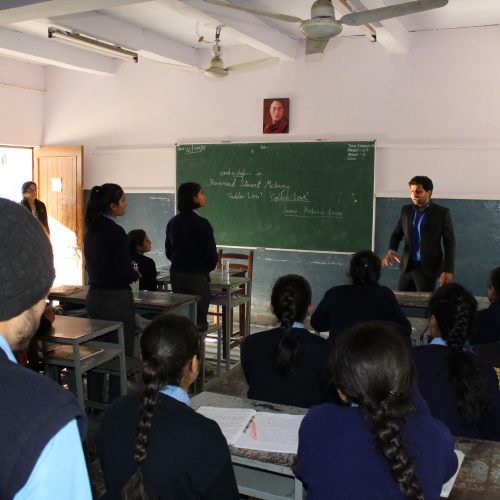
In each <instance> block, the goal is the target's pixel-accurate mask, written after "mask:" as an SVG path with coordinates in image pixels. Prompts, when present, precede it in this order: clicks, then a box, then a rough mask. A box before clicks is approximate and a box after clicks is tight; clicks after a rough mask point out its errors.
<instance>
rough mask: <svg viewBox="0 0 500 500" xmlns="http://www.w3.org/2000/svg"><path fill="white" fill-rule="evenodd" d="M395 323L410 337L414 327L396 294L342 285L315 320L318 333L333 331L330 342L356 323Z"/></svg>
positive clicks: (318, 310) (321, 306)
mask: <svg viewBox="0 0 500 500" xmlns="http://www.w3.org/2000/svg"><path fill="white" fill-rule="evenodd" d="M375 320H380V321H393V322H395V323H398V324H399V325H400V326H401V327H402V331H403V332H404V333H405V334H407V335H408V337H410V335H411V324H410V322H409V321H408V318H407V317H406V316H405V315H404V314H403V311H402V310H401V307H399V304H398V302H397V300H396V297H395V296H394V293H392V290H390V289H389V288H387V287H385V286H381V285H374V286H361V285H341V286H334V287H333V288H330V290H328V291H327V292H326V293H325V296H324V297H323V298H322V299H321V302H320V303H319V304H318V307H316V309H315V311H314V312H313V314H312V316H311V326H312V327H313V328H314V329H315V330H317V331H318V332H325V331H327V330H328V331H329V332H330V336H329V337H328V340H335V337H337V336H338V335H339V334H340V333H342V332H343V331H344V330H345V329H347V328H349V327H350V326H353V325H355V324H356V323H363V322H365V321H375Z"/></svg>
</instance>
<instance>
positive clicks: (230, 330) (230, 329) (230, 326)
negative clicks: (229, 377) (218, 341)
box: [223, 289, 233, 371]
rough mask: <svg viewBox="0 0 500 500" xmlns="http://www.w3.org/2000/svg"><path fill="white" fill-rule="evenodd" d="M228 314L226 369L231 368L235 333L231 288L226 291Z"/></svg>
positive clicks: (225, 333)
mask: <svg viewBox="0 0 500 500" xmlns="http://www.w3.org/2000/svg"><path fill="white" fill-rule="evenodd" d="M225 308H226V314H225V318H224V320H225V321H224V323H225V324H224V335H223V338H224V342H225V344H226V353H225V354H226V371H229V370H230V369H231V334H232V333H233V324H232V323H233V321H232V320H233V315H232V314H231V313H232V310H231V289H229V290H228V291H227V293H226V306H225Z"/></svg>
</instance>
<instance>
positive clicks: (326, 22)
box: [204, 0, 448, 54]
mask: <svg viewBox="0 0 500 500" xmlns="http://www.w3.org/2000/svg"><path fill="white" fill-rule="evenodd" d="M204 1H205V2H207V3H211V4H214V5H220V6H222V7H228V8H230V9H237V10H242V11H244V12H249V13H250V14H257V15H259V16H266V17H271V18H273V19H278V20H279V21H285V22H289V23H300V26H299V30H300V31H301V33H303V34H304V35H305V37H306V54H316V53H321V52H323V51H324V50H325V47H326V45H327V43H328V40H330V38H333V37H334V36H336V35H338V34H339V33H340V32H341V31H342V28H343V26H342V25H343V24H347V25H349V26H361V25H363V24H369V23H374V22H376V21H382V20H384V19H390V18H392V17H400V16H406V15H408V14H414V13H416V12H422V11H424V10H430V9H437V8H439V7H444V6H445V5H446V4H447V3H448V0H419V1H416V2H405V3H401V4H398V5H390V6H387V7H380V8H378V9H371V10H363V11H359V12H352V13H351V14H346V15H345V16H343V17H341V18H340V19H338V20H336V19H335V10H334V8H333V5H332V2H331V0H316V1H315V2H314V3H313V4H312V6H311V19H307V20H304V19H300V17H295V16H288V15H286V14H279V13H275V12H269V11H266V10H262V9H254V8H252V7H243V6H241V5H236V4H230V3H227V2H223V1H222V0H204Z"/></svg>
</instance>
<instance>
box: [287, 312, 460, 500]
mask: <svg viewBox="0 0 500 500" xmlns="http://www.w3.org/2000/svg"><path fill="white" fill-rule="evenodd" d="M332 371H333V381H334V383H335V386H336V389H337V391H338V394H339V396H340V398H341V399H342V400H343V401H344V402H345V403H346V406H339V405H336V404H331V403H325V404H322V405H318V406H315V407H313V408H311V409H310V410H309V413H308V414H307V415H306V416H305V417H304V420H303V421H302V424H301V426H300V430H299V448H298V453H297V467H296V469H295V474H296V476H297V477H298V478H299V479H300V480H301V481H302V482H303V483H304V486H305V488H306V490H307V499H308V500H323V499H326V498H328V499H330V500H331V499H339V500H344V499H346V498H352V499H374V498H383V499H384V500H396V499H403V498H411V499H415V500H416V499H419V500H423V499H424V498H425V499H437V498H439V496H440V491H441V487H442V485H443V484H444V483H445V482H446V481H447V480H448V479H449V478H450V477H451V476H452V475H453V474H454V473H455V471H456V469H457V466H458V460H457V457H456V455H455V453H454V452H453V447H454V443H453V438H452V436H451V434H450V431H449V430H448V429H447V428H446V426H445V425H444V424H443V423H442V422H439V421H438V420H436V419H434V418H432V417H431V415H430V414H429V409H428V408H427V406H426V405H425V402H424V401H422V399H421V398H419V397H418V395H416V396H414V391H415V369H414V367H413V364H412V362H411V357H410V353H409V348H408V346H407V344H406V342H405V340H404V338H403V337H402V336H401V334H400V333H399V331H398V330H397V327H395V326H394V325H393V324H390V323H386V322H378V321H376V322H375V321H374V322H368V323H363V324H359V325H356V326H354V327H352V328H350V329H348V330H346V331H345V332H344V333H342V335H340V336H339V338H338V339H337V341H336V346H335V348H334V350H333V351H332ZM412 399H413V403H415V406H416V411H415V408H414V407H413V404H412Z"/></svg>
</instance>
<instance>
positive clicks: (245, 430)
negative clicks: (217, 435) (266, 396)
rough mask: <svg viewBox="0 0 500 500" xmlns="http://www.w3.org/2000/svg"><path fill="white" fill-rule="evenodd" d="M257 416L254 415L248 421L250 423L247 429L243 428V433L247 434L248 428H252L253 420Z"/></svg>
mask: <svg viewBox="0 0 500 500" xmlns="http://www.w3.org/2000/svg"><path fill="white" fill-rule="evenodd" d="M254 418H255V417H252V418H251V419H250V420H249V421H248V424H247V425H246V427H245V429H243V434H245V433H246V432H247V430H248V429H249V428H250V426H251V425H252V422H253V420H254Z"/></svg>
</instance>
